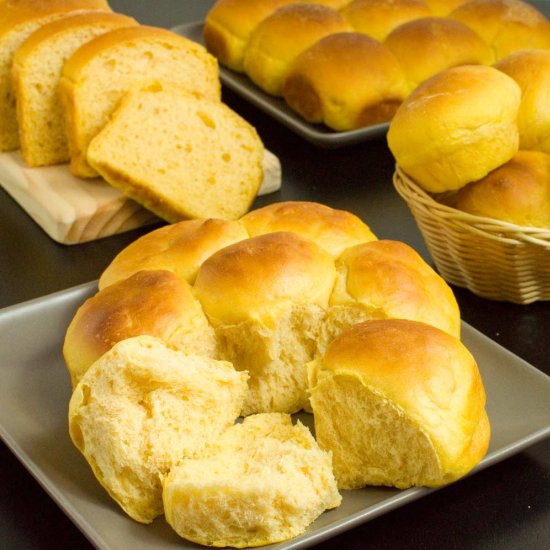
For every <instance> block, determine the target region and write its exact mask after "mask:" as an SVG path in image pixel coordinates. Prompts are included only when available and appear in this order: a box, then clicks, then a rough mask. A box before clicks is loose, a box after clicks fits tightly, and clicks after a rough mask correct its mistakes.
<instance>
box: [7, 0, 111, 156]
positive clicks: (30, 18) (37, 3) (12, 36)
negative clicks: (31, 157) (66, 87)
mask: <svg viewBox="0 0 550 550" xmlns="http://www.w3.org/2000/svg"><path fill="white" fill-rule="evenodd" d="M77 10H78V11H82V10H104V11H110V8H109V5H108V4H107V2H106V0H18V1H13V0H12V1H10V2H5V3H4V5H2V6H1V8H0V151H13V150H15V149H17V148H18V147H19V132H18V131H17V113H16V109H15V92H14V89H13V84H12V79H11V68H12V63H13V55H14V53H15V51H16V50H17V48H18V47H19V46H20V45H21V44H22V43H23V42H24V41H25V40H26V39H27V38H28V37H29V36H30V35H31V34H32V33H33V32H34V31H35V30H37V29H38V28H40V27H41V26H42V25H45V24H46V23H49V22H50V21H53V20H55V19H59V18H61V17H65V16H66V15H68V14H70V13H74V12H75V11H77Z"/></svg>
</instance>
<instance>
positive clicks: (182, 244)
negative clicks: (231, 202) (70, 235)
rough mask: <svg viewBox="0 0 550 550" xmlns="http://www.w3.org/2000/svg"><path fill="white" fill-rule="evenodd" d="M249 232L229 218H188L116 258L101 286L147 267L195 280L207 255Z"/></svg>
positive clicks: (139, 240) (100, 282)
mask: <svg viewBox="0 0 550 550" xmlns="http://www.w3.org/2000/svg"><path fill="white" fill-rule="evenodd" d="M248 236H249V235H248V233H247V232H246V230H245V229H244V228H243V226H242V225H241V224H239V223H237V222H233V221H229V220H217V219H208V220H204V219H200V220H185V221H182V222H179V223H174V224H171V225H166V226H164V227H160V228H159V229H156V230H154V231H151V232H150V233H147V234H146V235H143V236H142V237H140V238H139V239H137V240H135V241H134V242H133V243H130V244H129V245H128V246H127V247H126V248H124V249H123V250H122V251H121V252H120V253H119V254H118V255H117V256H116V257H115V258H114V260H113V261H112V262H111V263H110V264H109V265H108V266H107V268H106V269H105V271H104V272H103V273H102V274H101V277H100V278H99V289H100V290H101V289H103V288H105V287H106V286H109V285H112V284H113V283H116V282H117V281H120V280H122V279H127V278H128V277H130V275H133V274H134V273H136V272H137V271H141V270H144V269H148V270H155V269H167V270H168V271H173V272H174V273H175V274H176V275H178V276H179V277H181V278H182V279H185V280H186V281H187V282H188V283H191V284H193V282H194V281H195V277H196V276H197V271H198V270H199V267H200V265H201V264H202V263H203V262H204V260H206V258H208V257H209V256H211V255H212V254H213V253H214V252H216V251H217V250H219V249H220V248H223V247H225V246H228V245H230V244H233V243H235V242H237V241H241V240H243V239H247V238H248Z"/></svg>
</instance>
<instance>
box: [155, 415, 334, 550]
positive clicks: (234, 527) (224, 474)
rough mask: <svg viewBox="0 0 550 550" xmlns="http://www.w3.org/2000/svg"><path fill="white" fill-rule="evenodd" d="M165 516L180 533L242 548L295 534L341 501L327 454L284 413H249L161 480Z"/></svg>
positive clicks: (206, 541)
mask: <svg viewBox="0 0 550 550" xmlns="http://www.w3.org/2000/svg"><path fill="white" fill-rule="evenodd" d="M163 501H164V509H165V515H166V520H167V521H168V523H169V524H170V525H171V526H172V527H173V528H174V529H175V531H176V532H177V533H178V534H179V535H180V536H182V537H184V538H186V539H189V540H191V541H193V542H198V543H200V544H205V545H208V546H233V547H236V548H244V547H248V546H259V545H263V544H270V543H274V542H278V541H282V540H286V539H289V538H291V537H295V536H297V535H299V534H301V533H303V532H304V531H305V529H306V527H307V526H308V525H309V524H310V523H312V522H313V521H314V520H315V519H316V518H317V517H318V516H319V515H321V514H322V513H323V512H324V511H325V510H327V509H329V508H335V507H336V506H338V505H339V504H340V502H341V497H340V495H339V493H338V489H337V487H336V481H335V480H334V476H333V474H332V469H331V457H330V454H329V453H326V452H324V451H322V450H321V449H320V448H319V447H318V445H317V443H316V442H315V440H314V439H313V436H312V435H311V433H310V432H309V430H308V429H307V428H306V427H305V426H303V425H302V424H300V423H299V422H298V424H296V425H292V422H291V418H290V416H289V415H286V414H278V413H271V414H258V415H255V416H249V417H248V418H246V419H245V420H244V422H243V423H242V424H237V425H235V426H233V427H231V428H229V429H228V430H227V431H226V432H225V433H224V435H223V436H222V438H221V439H220V442H219V445H218V451H217V452H215V453H214V454H212V456H210V457H205V458H199V459H186V460H184V461H183V462H182V464H181V465H179V466H177V467H176V468H174V469H173V470H172V471H171V472H170V474H169V475H168V477H166V478H165V479H164V481H163Z"/></svg>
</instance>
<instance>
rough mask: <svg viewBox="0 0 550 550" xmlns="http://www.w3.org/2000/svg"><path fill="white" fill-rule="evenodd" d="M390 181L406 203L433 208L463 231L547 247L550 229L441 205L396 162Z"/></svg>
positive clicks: (512, 242)
mask: <svg viewBox="0 0 550 550" xmlns="http://www.w3.org/2000/svg"><path fill="white" fill-rule="evenodd" d="M393 182H394V186H395V187H396V189H397V191H398V192H399V194H400V195H401V196H402V197H403V198H404V199H405V200H406V201H407V202H411V201H412V202H414V203H415V204H416V205H417V206H418V205H419V204H421V205H422V206H424V207H425V208H428V209H429V210H431V211H432V212H433V211H436V213H437V215H438V216H440V217H443V218H447V219H448V220H449V221H453V222H454V223H457V224H459V225H460V226H461V227H462V229H464V230H465V231H469V232H474V233H477V234H481V235H483V236H485V237H488V238H491V239H497V240H499V241H503V242H507V243H508V244H525V243H529V244H533V245H538V246H541V247H544V248H548V249H550V229H545V228H541V227H527V226H522V225H517V224H513V223H510V222H505V221H502V220H498V219H496V218H488V217H485V216H477V215H475V214H470V213H468V212H463V211H461V210H457V209H456V208H453V207H451V206H447V205H445V204H442V203H440V202H438V201H436V200H435V199H434V198H433V197H432V196H431V195H430V194H429V193H428V192H427V191H425V190H424V189H422V187H420V186H419V185H418V184H417V183H416V182H415V181H414V180H413V179H412V178H411V177H410V176H408V175H407V174H406V173H405V172H404V171H403V170H402V169H401V168H400V166H399V165H396V166H395V173H394V178H393Z"/></svg>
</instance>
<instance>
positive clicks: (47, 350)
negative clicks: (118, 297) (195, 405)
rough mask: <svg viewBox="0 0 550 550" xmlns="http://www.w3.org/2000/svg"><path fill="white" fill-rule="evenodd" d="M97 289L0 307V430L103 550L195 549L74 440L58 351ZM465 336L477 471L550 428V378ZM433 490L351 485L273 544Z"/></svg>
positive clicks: (338, 527)
mask: <svg viewBox="0 0 550 550" xmlns="http://www.w3.org/2000/svg"><path fill="white" fill-rule="evenodd" d="M96 288H97V285H96V283H88V284H85V285H82V286H78V287H75V288H72V289H69V290H65V291H62V292H59V293H56V294H52V295H49V296H46V297H43V298H39V299H36V300H32V301H30V302H25V303H23V304H19V305H16V306H12V307H9V308H5V309H3V310H0V436H1V437H2V439H3V440H4V441H5V442H6V444H7V445H8V446H9V447H10V448H11V450H12V451H13V453H14V454H15V455H16V456H17V457H18V458H19V460H20V461H21V462H22V463H23V464H24V465H25V466H26V468H27V469H28V470H29V471H30V472H31V474H32V475H33V476H34V477H35V478H36V479H37V481H38V482H39V483H40V484H41V485H42V486H43V487H44V488H45V489H46V491H47V492H48V493H49V494H50V495H51V497H52V498H53V500H55V502H56V503H57V504H58V505H59V506H60V507H61V508H62V509H63V510H64V511H65V513H66V514H67V515H68V516H69V517H70V518H71V519H72V521H73V522H74V523H75V524H76V525H77V526H78V527H79V528H80V529H81V530H82V532H83V533H84V534H85V535H86V536H87V537H88V538H89V540H90V541H91V542H92V543H93V544H94V545H95V546H96V547H97V548H99V549H101V550H123V549H124V550H126V549H127V548H132V549H133V550H145V549H148V550H150V549H151V548H155V549H159V550H160V549H162V550H165V549H174V550H175V549H176V548H177V549H178V550H182V549H192V548H197V546H196V545H193V544H191V543H188V542H186V541H185V540H183V539H180V538H179V537H178V536H177V535H176V534H175V533H174V532H173V531H172V530H171V528H170V527H169V526H168V525H167V524H166V522H165V521H164V518H162V517H161V518H157V520H156V521H155V522H153V523H152V524H151V525H149V526H145V525H142V524H139V523H136V522H134V521H133V520H131V519H130V518H128V517H127V516H126V515H125V514H124V513H123V512H122V511H121V510H120V509H119V507H118V506H117V505H116V504H115V502H114V501H112V500H111V499H110V497H108V496H107V493H106V492H105V491H104V490H103V489H102V487H101V486H100V485H99V483H98V482H97V481H96V480H95V478H94V477H93V475H92V473H91V470H90V468H89V467H88V465H87V463H86V462H85V460H84V458H83V457H82V456H81V455H80V453H79V452H78V451H77V450H76V449H75V448H74V447H73V445H72V443H71V441H70V439H69V436H68V430H67V408H68V402H69V397H70V392H71V385H70V380H69V375H68V372H67V370H66V367H65V365H64V362H63V357H62V354H61V348H62V343H63V337H64V334H65V330H66V327H67V325H68V323H69V321H70V320H71V318H72V316H73V315H74V313H75V311H76V309H77V308H78V307H79V306H80V304H81V303H82V302H83V301H84V300H85V299H86V298H87V297H88V296H90V295H92V294H93V293H94V292H95V291H96ZM463 340H464V343H465V344H466V345H467V346H468V348H469V349H470V351H471V352H472V353H473V354H474V356H475V357H476V359H477V361H478V363H479V367H480V370H481V374H482V377H483V380H484V383H485V388H486V391H487V399H488V400H487V410H488V414H489V418H490V420H491V425H492V439H491V445H490V448H489V452H488V454H487V456H486V457H485V458H484V460H483V461H482V462H481V464H479V466H478V467H477V468H476V469H475V471H479V470H481V469H483V468H486V467H487V466H490V465H492V464H494V463H496V462H499V461H501V460H503V459H505V458H507V457H509V456H511V455H513V454H515V453H517V452H519V451H520V450H522V449H524V448H525V447H527V446H529V445H531V444H533V443H535V442H537V441H540V440H542V439H544V438H545V437H547V436H548V435H550V406H549V404H550V377H548V376H546V375H545V374H544V373H542V372H540V371H539V370H537V369H535V368H534V367H533V366H531V365H529V364H528V363H526V362H525V361H523V360H521V359H520V358H518V357H517V356H515V355H513V354H512V353H510V352H508V351H507V350H505V349H504V348H502V347H501V346H499V345H498V344H496V343H495V342H493V341H492V340H490V339H489V338H487V337H486V336H484V335H482V334H481V333H480V332H478V331H476V330H475V329H473V328H472V327H470V326H469V325H467V324H463ZM303 418H304V419H306V420H307V419H308V418H309V419H310V418H311V417H310V416H309V415H303ZM442 490H445V489H442ZM430 491H431V490H430V489H425V488H414V489H409V490H405V491H399V490H396V489H389V488H367V489H363V490H358V491H348V492H345V493H344V498H343V503H342V505H341V506H340V507H339V508H337V509H336V510H331V511H329V512H326V513H324V514H323V515H322V516H321V517H320V518H318V519H317V521H315V522H314V523H313V524H312V525H311V526H310V529H309V530H308V531H307V532H306V533H305V534H304V535H302V536H300V537H297V538H295V539H293V540H291V541H288V542H284V543H279V544H276V545H272V546H270V547H269V548H273V549H277V550H283V549H285V550H289V549H298V548H306V547H309V546H312V545H314V544H316V543H319V542H320V541H322V540H324V539H327V538H329V537H331V536H333V535H336V534H337V533H339V532H342V531H345V530H348V529H350V528H352V527H354V526H356V525H359V524H361V523H364V522H366V521H368V520H370V519H372V518H374V517H376V516H378V515H381V514H384V513H386V512H388V511H389V510H392V509H394V508H397V507H399V506H402V505H404V504H407V503H408V502H411V501H413V500H415V499H417V498H419V497H422V496H424V495H426V494H428V493H429V492H430Z"/></svg>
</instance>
